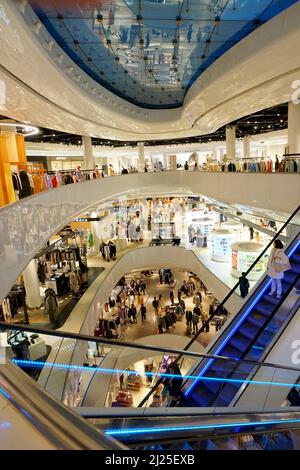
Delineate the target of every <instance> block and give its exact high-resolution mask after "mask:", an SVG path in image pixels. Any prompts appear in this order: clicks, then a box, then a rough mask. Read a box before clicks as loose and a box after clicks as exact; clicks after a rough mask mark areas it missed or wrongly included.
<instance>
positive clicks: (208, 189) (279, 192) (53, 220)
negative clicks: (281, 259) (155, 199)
mask: <svg viewBox="0 0 300 470" xmlns="http://www.w3.org/2000/svg"><path fill="white" fill-rule="evenodd" d="M299 183H300V175H298V174H279V173H274V174H250V173H205V172H188V171H170V172H157V173H140V174H133V175H121V176H115V177H113V179H111V178H104V179H101V180H93V181H89V182H85V183H80V184H71V185H67V186H63V187H61V188H59V189H55V190H52V191H47V192H44V193H39V194H36V195H34V196H31V197H28V198H25V199H23V200H20V201H18V202H16V203H14V204H10V205H8V206H6V207H3V208H2V209H1V210H0V232H1V234H2V236H1V240H0V243H1V244H2V247H1V253H2V255H1V267H0V300H1V299H2V298H3V297H5V295H6V294H7V292H8V291H9V289H10V288H11V286H12V285H13V284H14V282H15V281H16V279H17V277H18V275H19V274H20V273H21V272H22V271H23V269H24V268H25V267H26V266H27V264H28V263H29V261H30V260H31V259H32V258H33V257H34V255H35V254H36V253H37V252H38V251H39V249H41V248H42V246H43V245H45V244H46V242H47V241H48V240H49V238H50V237H51V235H52V234H53V233H55V232H57V230H59V229H60V228H61V227H63V226H64V225H65V224H66V223H68V222H70V221H71V220H72V219H73V218H75V217H76V216H77V215H79V214H80V213H82V212H83V211H85V210H87V209H88V208H90V207H93V206H94V205H95V204H98V203H100V202H105V201H108V200H116V199H117V198H118V197H120V196H124V195H125V196H128V197H152V196H158V195H175V194H177V195H178V194H181V195H191V194H203V195H206V196H210V197H213V198H215V199H218V200H220V201H224V202H228V203H240V204H245V205H250V206H255V207H260V208H266V209H270V210H280V211H283V212H286V213H291V212H292V211H293V210H294V209H295V208H296V207H297V206H298V204H299V200H300V184H299Z"/></svg>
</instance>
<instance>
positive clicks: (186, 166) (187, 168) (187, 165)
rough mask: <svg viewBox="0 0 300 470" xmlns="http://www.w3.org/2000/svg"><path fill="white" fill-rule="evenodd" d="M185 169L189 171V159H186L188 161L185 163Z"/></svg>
mask: <svg viewBox="0 0 300 470" xmlns="http://www.w3.org/2000/svg"><path fill="white" fill-rule="evenodd" d="M184 169H185V170H186V171H188V170H189V164H188V162H187V161H186V162H185V164H184Z"/></svg>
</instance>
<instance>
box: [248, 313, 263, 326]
mask: <svg viewBox="0 0 300 470" xmlns="http://www.w3.org/2000/svg"><path fill="white" fill-rule="evenodd" d="M247 320H248V321H249V323H252V324H253V325H254V326H257V327H258V328H261V327H262V325H263V324H264V323H265V321H266V317H264V316H263V315H262V314H261V313H258V312H253V314H251V315H249V316H248V318H247Z"/></svg>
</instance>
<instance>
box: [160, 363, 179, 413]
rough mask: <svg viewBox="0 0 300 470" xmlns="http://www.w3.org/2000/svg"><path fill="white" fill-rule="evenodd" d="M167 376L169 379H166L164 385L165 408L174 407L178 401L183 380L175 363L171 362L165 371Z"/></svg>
mask: <svg viewBox="0 0 300 470" xmlns="http://www.w3.org/2000/svg"><path fill="white" fill-rule="evenodd" d="M167 374H169V375H170V376H171V377H166V379H165V381H164V385H165V387H166V388H167V406H170V407H174V406H176V405H177V403H178V402H179V401H180V397H181V386H182V382H183V378H182V375H181V372H180V369H179V366H178V364H176V362H171V364H170V365H169V367H168V369H167Z"/></svg>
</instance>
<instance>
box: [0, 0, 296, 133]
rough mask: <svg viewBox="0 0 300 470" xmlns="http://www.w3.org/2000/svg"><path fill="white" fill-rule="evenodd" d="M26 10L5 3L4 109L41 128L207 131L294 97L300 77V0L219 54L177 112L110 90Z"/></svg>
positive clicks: (1, 21)
mask: <svg viewBox="0 0 300 470" xmlns="http://www.w3.org/2000/svg"><path fill="white" fill-rule="evenodd" d="M28 9H30V7H29V5H28V4H27V2H26V0H24V1H22V2H11V1H9V0H2V2H1V5H0V32H1V33H0V47H1V67H0V80H2V81H3V82H4V83H5V87H6V100H5V102H4V103H2V104H1V103H0V112H1V114H3V115H7V116H9V117H12V118H14V119H17V120H20V121H27V122H28V121H29V122H32V123H33V124H36V125H39V126H43V127H48V128H52V129H57V130H63V131H66V132H70V133H76V134H81V135H92V136H95V137H101V138H108V139H119V140H129V139H130V140H149V139H158V138H161V139H169V138H174V137H177V138H178V137H186V136H193V135H200V134H206V133H209V132H213V131H215V130H216V129H218V128H219V127H221V126H222V125H224V124H226V123H229V122H231V121H233V120H235V119H237V118H238V117H241V116H243V115H248V114H250V113H251V112H255V111H257V110H260V109H263V108H266V107H270V106H273V105H276V104H278V103H282V102H286V101H289V100H290V97H291V92H292V89H291V84H292V82H293V80H296V79H299V75H300V53H299V46H298V45H299V43H300V28H299V21H298V18H299V16H300V3H299V2H298V3H296V4H295V5H294V6H292V7H290V8H289V9H287V10H286V11H285V12H283V13H281V14H280V15H278V16H277V17H276V18H274V19H273V20H270V21H269V22H268V23H266V24H265V25H263V26H261V27H260V28H258V29H257V30H256V31H255V32H254V33H252V34H250V35H249V36H247V37H246V38H245V39H244V40H242V41H241V42H240V43H238V44H237V45H236V46H234V47H233V48H232V49H231V50H230V51H228V52H227V53H226V54H225V55H224V56H222V57H221V58H220V59H218V60H217V61H216V62H215V63H214V64H213V65H212V66H210V67H209V69H208V70H207V71H205V72H204V73H203V74H202V75H201V77H200V78H199V79H198V80H197V81H196V82H195V83H194V85H193V86H192V87H191V89H190V90H189V92H188V94H187V96H186V99H185V102H184V105H183V107H182V108H179V109H173V110H145V109H143V108H139V107H137V106H134V105H132V104H130V103H128V102H126V101H124V100H122V99H121V98H119V97H117V96H115V95H113V94H112V93H110V92H109V91H107V90H105V89H104V88H103V87H101V86H100V85H99V84H97V83H96V82H94V81H93V80H92V79H91V78H90V77H88V76H87V75H85V73H84V72H83V71H82V70H81V69H80V68H78V67H77V66H76V64H75V63H73V62H71V60H70V59H69V58H68V57H67V56H66V55H65V54H64V52H63V51H62V50H61V49H60V48H59V46H58V45H57V44H54V42H53V39H51V37H50V36H49V35H48V33H47V32H46V31H45V30H44V28H43V25H42V24H41V22H39V21H38V20H37V18H36V17H35V16H34V13H33V12H32V10H31V9H30V11H29V10H28ZM28 12H29V13H30V15H31V17H30V18H31V27H30V28H29V27H28V25H27V24H26V22H25V19H24V15H26V18H27V21H28ZM41 44H42V45H41ZM49 55H50V58H49Z"/></svg>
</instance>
